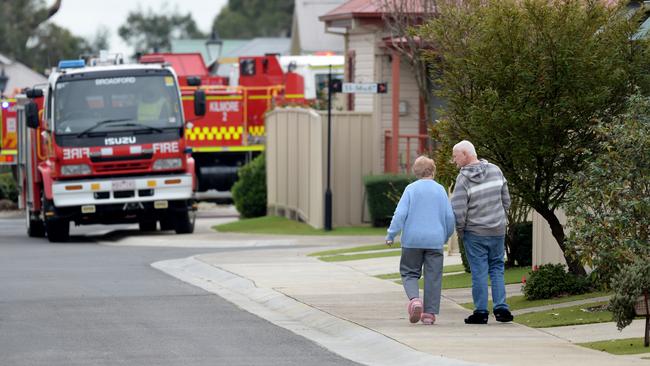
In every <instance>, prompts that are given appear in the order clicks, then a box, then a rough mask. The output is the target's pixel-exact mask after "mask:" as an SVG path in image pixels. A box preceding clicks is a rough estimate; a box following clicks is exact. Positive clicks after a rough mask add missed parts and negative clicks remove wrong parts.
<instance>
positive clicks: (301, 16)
mask: <svg viewBox="0 0 650 366" xmlns="http://www.w3.org/2000/svg"><path fill="white" fill-rule="evenodd" d="M344 1H345V0H321V1H315V0H296V2H295V7H294V11H293V22H294V24H293V31H292V33H291V36H292V41H293V42H295V43H296V46H297V48H299V50H293V49H292V51H293V52H296V51H297V52H296V53H314V52H319V51H332V52H343V50H344V48H345V45H344V40H343V37H341V36H340V35H334V34H328V33H325V26H324V25H323V23H321V22H319V21H318V17H319V16H320V15H323V14H325V13H327V12H328V11H330V10H332V9H334V8H336V7H337V6H339V5H341V4H342V3H343V2H344ZM292 48H293V47H292Z"/></svg>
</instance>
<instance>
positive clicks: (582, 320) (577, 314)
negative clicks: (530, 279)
mask: <svg viewBox="0 0 650 366" xmlns="http://www.w3.org/2000/svg"><path fill="white" fill-rule="evenodd" d="M606 307H607V301H603V302H595V303H590V304H584V305H576V306H570V307H566V308H556V309H551V310H544V311H539V312H534V313H528V314H522V315H518V316H516V317H515V322H517V323H519V324H523V325H526V326H529V327H532V328H549V327H561V326H565V325H579V324H593V323H605V322H611V321H612V313H611V312H610V311H607V310H606Z"/></svg>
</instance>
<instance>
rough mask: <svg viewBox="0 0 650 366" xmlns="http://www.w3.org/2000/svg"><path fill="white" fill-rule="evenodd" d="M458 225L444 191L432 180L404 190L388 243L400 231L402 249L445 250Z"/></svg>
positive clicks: (423, 181) (420, 182) (389, 233)
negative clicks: (444, 247)
mask: <svg viewBox="0 0 650 366" xmlns="http://www.w3.org/2000/svg"><path fill="white" fill-rule="evenodd" d="M455 222H456V220H455V219H454V213H453V211H452V209H451V204H450V203H449V199H448V198H447V192H446V191H445V189H444V188H443V187H442V186H441V185H440V184H438V183H437V182H436V181H434V180H433V179H420V180H417V181H415V182H413V183H411V184H409V185H408V186H407V187H406V189H405V190H404V193H403V194H402V197H401V198H400V200H399V203H398V204H397V208H396V209H395V214H393V220H392V221H391V223H390V227H389V228H388V235H386V240H394V238H395V236H396V235H397V234H399V232H400V231H401V232H402V236H401V243H402V244H401V245H402V248H423V249H442V248H443V246H444V245H445V243H446V242H447V240H449V237H450V236H451V234H452V233H453V232H454V226H455Z"/></svg>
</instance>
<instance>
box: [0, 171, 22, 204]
mask: <svg viewBox="0 0 650 366" xmlns="http://www.w3.org/2000/svg"><path fill="white" fill-rule="evenodd" d="M0 199H8V200H10V201H12V202H18V188H17V187H16V182H15V181H14V177H13V175H12V174H11V173H3V174H0Z"/></svg>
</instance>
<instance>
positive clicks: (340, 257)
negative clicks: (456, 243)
mask: <svg viewBox="0 0 650 366" xmlns="http://www.w3.org/2000/svg"><path fill="white" fill-rule="evenodd" d="M399 248H401V246H400V243H395V244H393V245H392V246H390V247H389V246H387V245H386V244H375V245H364V246H360V247H353V248H342V249H333V250H325V251H322V252H316V253H311V254H309V256H310V257H318V259H320V260H322V261H323V262H345V261H357V260H361V259H371V258H383V257H399V256H400V255H401V254H402V252H401V250H394V249H399ZM391 249H392V250H391ZM444 250H447V246H446V245H445V246H444ZM359 252H368V253H359ZM349 253H359V254H349ZM397 278H399V274H397Z"/></svg>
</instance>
